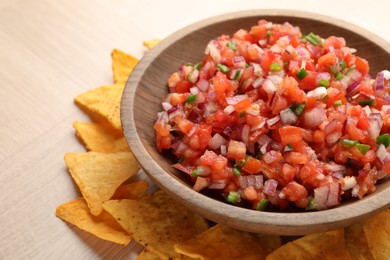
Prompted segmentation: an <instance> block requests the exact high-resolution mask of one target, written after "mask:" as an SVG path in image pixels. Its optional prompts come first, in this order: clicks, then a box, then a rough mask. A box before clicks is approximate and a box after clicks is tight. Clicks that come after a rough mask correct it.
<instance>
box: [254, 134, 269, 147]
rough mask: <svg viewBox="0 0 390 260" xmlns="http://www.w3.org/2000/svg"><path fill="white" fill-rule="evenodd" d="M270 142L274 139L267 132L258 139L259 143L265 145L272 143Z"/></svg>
mask: <svg viewBox="0 0 390 260" xmlns="http://www.w3.org/2000/svg"><path fill="white" fill-rule="evenodd" d="M270 142H272V139H271V137H269V136H268V135H266V134H263V135H261V136H260V137H259V140H257V143H258V144H259V145H265V144H267V143H270Z"/></svg>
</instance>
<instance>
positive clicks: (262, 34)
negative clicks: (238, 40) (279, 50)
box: [250, 25, 267, 41]
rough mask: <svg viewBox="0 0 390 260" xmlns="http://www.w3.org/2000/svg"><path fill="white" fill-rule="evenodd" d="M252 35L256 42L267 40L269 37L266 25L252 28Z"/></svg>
mask: <svg viewBox="0 0 390 260" xmlns="http://www.w3.org/2000/svg"><path fill="white" fill-rule="evenodd" d="M250 33H251V34H252V35H253V37H254V39H255V40H256V41H259V40H262V39H265V38H266V37H267V27H266V26H265V25H255V26H252V28H251V31H250Z"/></svg>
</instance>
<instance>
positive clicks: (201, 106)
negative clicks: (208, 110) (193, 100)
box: [196, 102, 206, 110]
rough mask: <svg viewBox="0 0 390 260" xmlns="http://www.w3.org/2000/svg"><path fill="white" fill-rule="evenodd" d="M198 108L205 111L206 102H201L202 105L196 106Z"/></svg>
mask: <svg viewBox="0 0 390 260" xmlns="http://www.w3.org/2000/svg"><path fill="white" fill-rule="evenodd" d="M196 107H197V108H198V109H199V110H204V109H205V107H206V104H205V103H204V102H200V103H197V104H196Z"/></svg>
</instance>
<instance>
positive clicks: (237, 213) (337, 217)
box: [121, 9, 390, 235]
mask: <svg viewBox="0 0 390 260" xmlns="http://www.w3.org/2000/svg"><path fill="white" fill-rule="evenodd" d="M261 16H268V17H277V16H286V17H293V18H303V19H310V20H316V21H318V22H322V23H329V24H332V25H335V26H338V27H341V28H344V29H347V30H350V31H353V32H359V33H358V34H359V35H360V36H363V37H365V38H367V39H369V40H370V41H371V42H375V44H377V45H378V46H379V47H381V48H383V49H384V50H386V52H389V51H388V50H390V43H388V42H386V41H385V40H383V39H382V38H380V37H379V36H377V35H375V34H373V33H372V32H370V31H368V30H366V29H364V28H361V27H359V26H357V25H354V24H351V23H349V22H346V21H343V20H340V19H338V18H334V17H331V16H326V15H322V14H317V13H311V12H304V11H295V10H285V9H258V10H246V11H238V12H233V13H226V14H222V15H218V16H214V17H211V18H207V19H204V20H201V21H199V22H196V23H194V24H191V25H188V26H186V27H184V28H183V29H180V30H179V31H176V32H175V33H173V34H171V35H170V36H168V37H167V38H165V39H164V40H162V41H161V42H160V43H158V44H157V45H156V46H155V47H154V48H153V49H152V50H150V51H148V53H146V54H145V56H144V57H143V58H142V59H141V60H140V61H139V63H138V64H137V66H136V67H135V68H134V70H133V72H132V74H131V76H130V77H129V79H128V81H127V83H126V86H125V89H124V92H123V96H122V100H121V121H122V127H123V132H124V135H125V138H126V141H127V142H128V144H129V145H130V147H131V148H132V152H133V153H134V155H135V157H136V159H137V161H138V162H139V164H140V166H141V168H142V169H143V170H144V171H145V172H146V174H147V175H148V176H149V177H150V178H151V179H152V181H153V182H154V183H156V184H157V186H159V187H160V188H161V189H163V190H164V191H166V192H168V193H169V194H170V195H171V196H172V197H173V198H174V199H176V200H180V201H181V202H182V203H183V204H184V205H185V206H187V207H189V208H192V209H193V210H194V211H195V212H197V213H198V214H200V215H202V216H204V217H205V218H207V219H210V220H212V221H215V222H219V223H222V224H227V225H229V226H231V227H233V228H238V229H241V230H246V231H251V232H256V233H268V234H275V235H304V234H309V233H314V232H312V231H311V229H312V228H314V227H316V228H314V229H316V232H318V230H322V231H327V230H330V229H336V228H341V227H344V226H346V225H348V224H349V223H352V222H356V221H358V220H359V219H362V218H367V217H368V216H370V215H372V214H374V213H376V212H378V211H380V210H382V209H385V208H388V207H389V206H390V187H386V188H384V189H383V190H381V191H378V192H377V193H375V194H378V195H379V196H370V195H368V196H366V197H365V198H364V200H359V201H356V202H353V203H351V204H347V205H343V206H342V207H336V208H332V209H328V210H323V211H315V212H299V213H284V212H282V213H278V212H263V211H255V210H252V209H245V208H240V207H237V206H234V205H229V204H227V203H224V202H221V201H218V200H215V199H213V198H210V197H207V196H205V195H203V194H201V193H199V192H196V191H194V190H193V189H191V188H190V187H187V186H186V185H183V184H182V183H181V182H180V181H179V180H178V179H175V178H174V177H173V176H170V175H169V174H168V175H167V172H166V171H165V170H164V169H163V168H161V167H160V166H159V164H158V163H157V162H156V161H155V160H152V159H150V155H149V153H148V152H147V150H146V148H145V147H144V145H143V144H142V142H141V140H140V138H139V136H138V133H137V129H136V123H135V120H134V113H133V112H134V111H133V104H134V99H135V94H136V90H137V86H138V85H139V82H140V80H141V79H142V77H143V75H144V71H146V70H147V68H148V67H149V66H150V65H151V63H152V62H153V60H154V59H155V58H158V56H159V55H160V54H161V53H162V52H163V51H164V50H165V49H166V48H168V47H169V46H170V45H171V44H173V43H174V42H176V41H177V40H178V39H180V38H182V37H184V36H186V35H188V34H191V33H193V32H194V31H198V30H200V29H202V28H203V27H206V26H207V25H210V24H214V23H219V22H223V21H229V20H236V19H240V18H247V17H259V19H260V18H261ZM151 127H152V126H151ZM156 169H158V170H157V171H156ZM178 188H180V189H183V188H185V189H187V190H186V192H185V193H184V195H183V194H182V196H180V197H179V196H178V195H177V194H176V192H175V190H177V189H178ZM379 197H380V198H379ZM385 198H389V199H387V200H386V199H385ZM356 204H358V205H359V207H358V210H357V209H356ZM205 205H207V209H206V207H205ZM232 209H234V210H232ZM221 214H223V219H220V218H218V221H217V216H221ZM242 216H245V219H244V220H243V219H240V217H242ZM303 216H305V221H302V217H303ZM286 217H287V218H288V223H286ZM243 224H245V225H243Z"/></svg>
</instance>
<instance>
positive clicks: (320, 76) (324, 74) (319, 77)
mask: <svg viewBox="0 0 390 260" xmlns="http://www.w3.org/2000/svg"><path fill="white" fill-rule="evenodd" d="M330 78H331V76H330V74H329V73H328V72H321V73H318V74H317V77H316V81H317V83H318V82H320V80H322V79H323V80H330Z"/></svg>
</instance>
